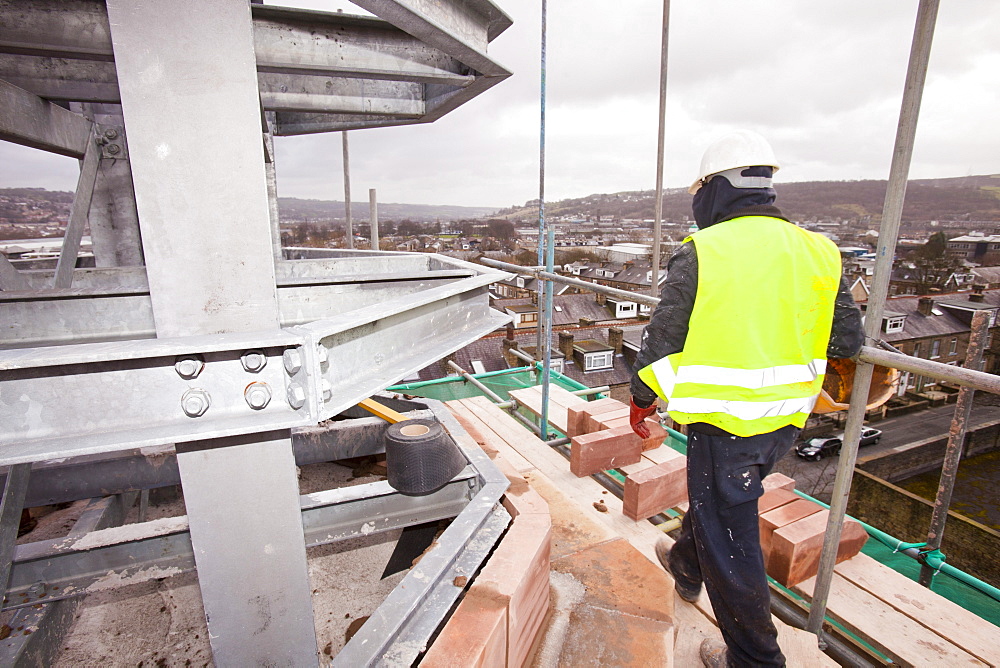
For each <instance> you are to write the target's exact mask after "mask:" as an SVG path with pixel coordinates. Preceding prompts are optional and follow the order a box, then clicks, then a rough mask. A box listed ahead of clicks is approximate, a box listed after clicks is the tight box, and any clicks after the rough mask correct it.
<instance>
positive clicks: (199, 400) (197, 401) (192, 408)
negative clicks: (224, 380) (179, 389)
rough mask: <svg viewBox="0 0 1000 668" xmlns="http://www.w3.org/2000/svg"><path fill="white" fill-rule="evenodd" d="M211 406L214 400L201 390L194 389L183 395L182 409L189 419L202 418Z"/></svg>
mask: <svg viewBox="0 0 1000 668" xmlns="http://www.w3.org/2000/svg"><path fill="white" fill-rule="evenodd" d="M211 405H212V398H211V397H209V396H208V392H206V391H205V390H202V389H200V388H197V387H193V388H191V389H189V390H188V391H186V392H185V393H184V394H183V395H181V408H182V409H183V410H184V414H185V415H187V416H188V417H201V416H202V415H204V414H205V411H207V410H208V407H209V406H211Z"/></svg>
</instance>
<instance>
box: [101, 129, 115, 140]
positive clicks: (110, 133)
mask: <svg viewBox="0 0 1000 668" xmlns="http://www.w3.org/2000/svg"><path fill="white" fill-rule="evenodd" d="M104 136H105V137H107V138H108V139H118V130H115V129H114V128H108V129H107V130H105V131H104Z"/></svg>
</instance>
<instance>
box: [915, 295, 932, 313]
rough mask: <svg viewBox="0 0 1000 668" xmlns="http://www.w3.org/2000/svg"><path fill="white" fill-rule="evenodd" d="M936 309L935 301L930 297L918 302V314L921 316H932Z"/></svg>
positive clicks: (922, 298)
mask: <svg viewBox="0 0 1000 668" xmlns="http://www.w3.org/2000/svg"><path fill="white" fill-rule="evenodd" d="M933 308H934V300H933V299H931V298H930V297H921V298H920V299H919V300H918V301H917V312H918V313H919V314H920V315H930V314H931V309H933Z"/></svg>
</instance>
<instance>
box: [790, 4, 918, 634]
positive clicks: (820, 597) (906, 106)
mask: <svg viewBox="0 0 1000 668" xmlns="http://www.w3.org/2000/svg"><path fill="white" fill-rule="evenodd" d="M937 12H938V0H920V5H919V7H918V8H917V20H916V27H915V28H914V31H913V43H912V45H911V47H910V61H909V64H908V66H907V71H906V84H905V87H904V89H903V103H902V106H901V108H900V112H899V124H898V126H897V128H896V144H895V148H894V149H893V154H892V165H891V167H890V168H889V185H888V188H887V190H886V194H885V206H884V207H883V210H882V224H881V226H880V227H879V237H878V244H879V246H878V252H877V254H876V259H875V276H874V278H873V280H872V289H871V294H870V296H869V299H868V308H867V311H866V315H865V338H866V340H868V341H871V340H875V339H877V338H878V337H879V332H880V330H881V327H882V313H883V312H884V311H885V300H886V295H887V294H888V292H889V278H890V275H891V273H892V258H893V255H894V254H895V252H896V239H897V237H898V236H899V223H900V220H901V218H902V215H903V200H904V198H905V197H906V179H907V176H908V174H909V171H910V159H911V157H912V156H913V140H914V137H915V136H916V132H917V117H918V116H919V114H920V101H921V98H922V97H923V91H924V80H925V79H926V77H927V64H928V62H929V60H930V53H931V42H932V40H933V37H934V24H935V22H936V21H937ZM871 379H872V365H871V364H867V363H864V362H859V363H858V369H857V373H855V375H854V385H853V387H852V389H851V406H850V409H849V410H848V411H847V424H846V426H845V429H844V448H843V450H842V451H841V453H840V462H839V464H838V465H837V477H836V480H835V481H834V487H833V495H832V498H831V499H830V518H829V521H828V523H827V527H826V537H825V539H824V540H823V551H822V553H821V554H820V562H819V572H818V574H817V575H816V587H815V589H814V590H813V599H812V605H811V607H810V609H809V621H808V623H807V624H806V630H807V631H809V632H810V633H815V634H816V635H817V636H819V635H820V633H821V632H822V630H823V619H824V617H825V616H826V603H827V599H828V598H829V596H830V585H831V584H832V582H833V567H834V566H835V565H836V559H837V549H838V547H839V546H840V534H841V529H842V528H843V523H844V515H846V514H847V497H848V495H849V494H850V491H851V479H852V477H853V475H854V464H855V462H856V461H857V457H858V442H859V440H860V437H861V428H862V425H863V422H864V417H865V408H866V403H867V397H868V389H869V386H870V385H871ZM820 641H821V643H822V637H820Z"/></svg>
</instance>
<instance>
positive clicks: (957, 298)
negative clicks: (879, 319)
mask: <svg viewBox="0 0 1000 668" xmlns="http://www.w3.org/2000/svg"><path fill="white" fill-rule="evenodd" d="M931 299H933V300H934V310H933V312H932V314H931V315H924V314H922V313H920V311H919V309H918V307H919V303H920V297H915V296H905V297H890V298H889V299H888V300H886V304H885V315H887V316H888V315H897V316H898V315H905V316H906V321H905V323H904V325H903V330H902V331H899V332H892V333H891V334H886V333H885V332H882V337H883V338H884V339H885V340H886V341H888V342H890V343H893V342H898V341H907V340H910V339H924V338H930V337H940V336H956V335H958V334H962V333H964V332H968V331H969V325H968V324H967V318H963V317H962V315H961V314H956V312H955V309H948V308H947V306H948V305H949V304H953V305H956V306H958V305H962V306H965V307H966V308H975V307H976V306H981V307H986V308H991V307H993V308H995V307H997V306H998V305H1000V290H987V291H985V292H984V301H983V302H982V303H977V302H969V301H968V293H953V294H949V295H935V296H934V297H931Z"/></svg>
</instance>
